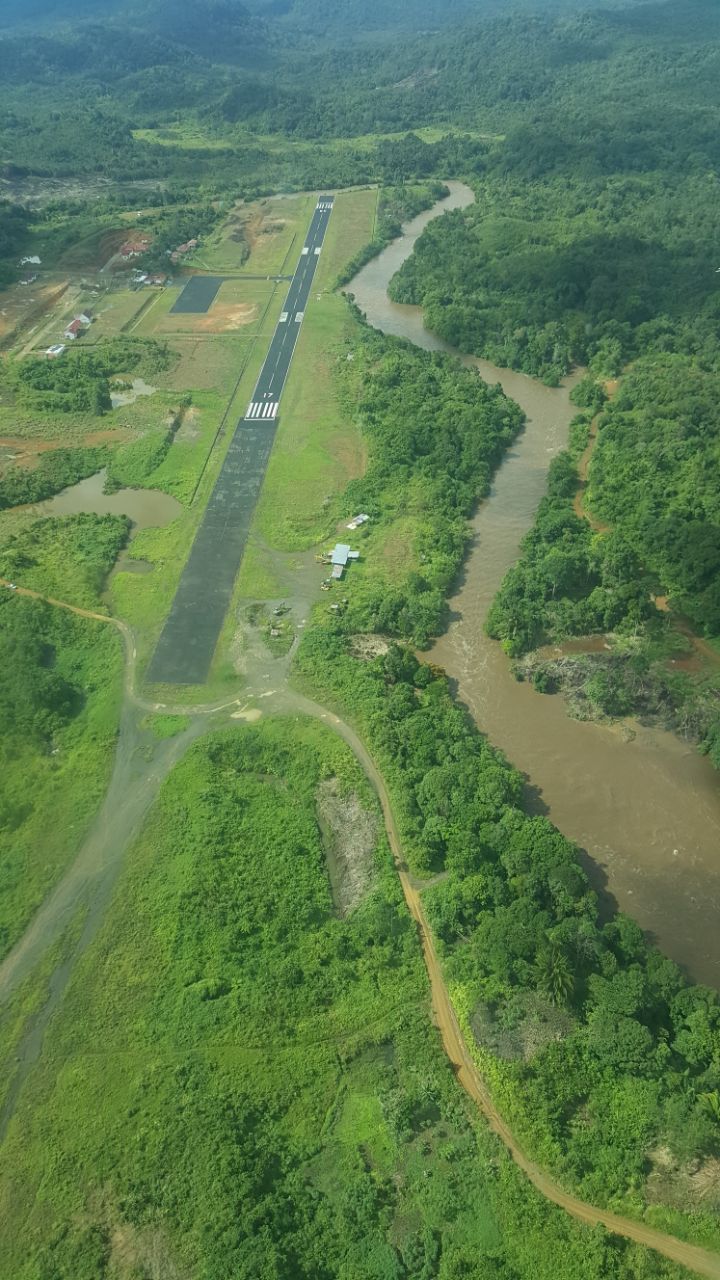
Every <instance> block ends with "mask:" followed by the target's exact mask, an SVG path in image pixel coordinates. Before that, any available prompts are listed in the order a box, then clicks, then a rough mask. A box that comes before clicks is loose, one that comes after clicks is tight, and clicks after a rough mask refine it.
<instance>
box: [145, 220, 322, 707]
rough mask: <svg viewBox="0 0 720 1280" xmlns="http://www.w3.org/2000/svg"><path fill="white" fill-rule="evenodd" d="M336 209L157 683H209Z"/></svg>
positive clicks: (156, 663) (295, 294) (199, 556)
mask: <svg viewBox="0 0 720 1280" xmlns="http://www.w3.org/2000/svg"><path fill="white" fill-rule="evenodd" d="M332 207H333V197H332V196H320V197H319V199H318V203H317V207H316V209H315V212H314V214H313V218H312V222H311V223H310V228H309V230H308V233H307V236H306V239H305V244H304V246H303V250H302V253H301V255H300V261H299V262H298V265H297V269H296V271H295V275H294V276H293V278H292V283H291V285H290V289H289V291H288V295H287V298H286V300H285V304H284V307H283V311H282V314H281V316H280V319H279V320H278V323H277V327H276V329H275V333H274V334H273V338H272V342H271V343H270V347H269V350H268V354H267V356H266V357H265V363H264V365H263V367H262V369H261V371H260V376H259V378H258V380H257V383H256V386H255V391H254V394H253V398H252V400H251V402H250V404H249V405H248V407H247V410H246V413H245V417H244V418H242V419H241V420H240V422H239V423H238V425H237V427H236V428H235V434H234V436H233V439H232V442H231V444H230V448H229V449H228V452H227V455H226V457H225V461H224V462H223V465H222V468H221V470H220V475H219V476H218V478H217V481H216V483H215V488H214V489H213V491H212V494H211V496H210V501H209V502H208V505H207V507H206V510H205V514H204V516H203V519H202V522H201V524H200V528H199V529H198V532H197V534H196V535H195V541H194V542H193V545H192V548H191V551H190V555H189V557H188V561H187V564H186V565H185V568H184V570H183V573H182V577H181V579H180V583H179V586H178V589H177V592H176V594H175V599H174V600H173V603H172V605H171V608H170V613H169V614H168V617H167V621H166V622H165V626H164V628H163V631H162V634H161V636H160V639H159V641H158V644H157V648H156V650H155V652H154V654H153V656H152V659H151V661H150V666H149V667H148V671H147V677H146V678H147V679H148V680H149V681H150V682H151V683H153V684H204V683H205V681H206V680H207V677H208V673H209V671H210V666H211V663H212V660H213V655H214V653H215V649H216V647H217V642H218V639H219V637H220V632H221V630H222V626H223V622H224V621H225V615H226V613H227V610H228V606H229V604H230V599H231V597H232V592H233V586H234V584H235V578H236V577H237V573H238V570H239V568H240V564H241V561H242V558H243V555H244V552H245V546H246V544H247V538H248V533H249V532H250V525H251V523H252V518H253V513H254V511H255V506H256V504H257V500H258V497H259V495H260V490H261V488H262V484H263V480H264V479H265V472H266V470H267V464H268V462H269V460H270V454H271V452H272V447H273V442H274V439H275V431H276V428H277V418H278V409H279V405H280V397H281V395H282V392H283V388H284V386H285V380H286V378H287V374H288V370H289V368H290V364H291V362H292V358H293V354H294V352H295V346H296V344H297V340H298V336H299V334H300V329H301V326H302V321H303V316H304V313H305V307H306V305H307V303H308V301H309V298H310V291H311V289H312V284H313V280H314V278H315V272H316V270H317V264H318V259H319V257H320V250H321V249H322V245H323V241H324V239H325V233H326V231H327V226H328V222H329V221H330V215H331V213H332ZM207 278H208V277H198V276H195V277H193V279H195V280H197V279H200V280H205V279H207ZM190 283H192V281H191V282H190ZM218 287H219V286H218ZM178 301H182V297H181V298H180V299H179V300H178ZM176 307H177V304H176Z"/></svg>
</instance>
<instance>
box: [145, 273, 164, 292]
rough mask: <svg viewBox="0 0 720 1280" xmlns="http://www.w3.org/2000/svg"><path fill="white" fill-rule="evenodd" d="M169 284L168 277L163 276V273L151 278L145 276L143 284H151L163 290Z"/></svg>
mask: <svg viewBox="0 0 720 1280" xmlns="http://www.w3.org/2000/svg"><path fill="white" fill-rule="evenodd" d="M167 282H168V277H167V276H166V275H163V273H162V272H157V273H156V274H155V275H151V276H145V278H144V279H143V284H149V285H151V286H152V287H153V288H155V289H163V288H164V287H165V285H166V284H167Z"/></svg>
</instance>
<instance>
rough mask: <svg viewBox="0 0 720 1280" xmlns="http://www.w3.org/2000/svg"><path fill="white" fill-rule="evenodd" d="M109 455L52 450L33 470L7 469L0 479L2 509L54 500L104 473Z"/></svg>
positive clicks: (92, 450) (105, 452) (85, 451)
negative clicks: (102, 471)
mask: <svg viewBox="0 0 720 1280" xmlns="http://www.w3.org/2000/svg"><path fill="white" fill-rule="evenodd" d="M108 456H109V455H108V451H107V449H53V450H52V452H50V453H45V454H41V455H40V458H39V459H38V463H37V466H35V467H33V468H32V469H29V468H28V467H8V469H7V470H6V471H5V472H4V473H3V475H2V476H0V510H2V509H3V508H4V507H19V506H20V505H21V504H22V503H26V502H42V501H43V499H44V498H51V497H52V496H53V494H55V493H60V491H61V489H67V487H68V486H69V485H71V484H77V482H78V480H84V479H85V478H86V477H87V476H92V475H94V474H95V473H96V472H97V471H100V470H102V468H103V467H104V466H106V464H107V461H108Z"/></svg>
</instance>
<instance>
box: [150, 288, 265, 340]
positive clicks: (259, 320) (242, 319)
mask: <svg viewBox="0 0 720 1280" xmlns="http://www.w3.org/2000/svg"><path fill="white" fill-rule="evenodd" d="M276 295H277V289H276V287H275V286H274V285H273V284H272V282H270V281H265V280H227V281H225V283H224V284H223V285H222V286H221V288H220V290H219V291H218V295H217V297H216V299H215V301H214V302H213V304H212V306H211V307H210V310H209V311H207V312H204V313H202V314H199V315H195V314H190V315H188V314H185V313H183V312H177V313H175V314H171V313H170V310H171V307H172V306H174V304H175V301H176V298H177V297H178V296H179V293H178V292H177V291H176V290H174V289H165V290H164V291H163V293H162V294H161V295H160V297H159V298H158V300H157V302H156V304H155V305H154V306H153V307H152V308H151V309H150V310H149V311H148V312H146V313H145V314H144V315H143V317H142V319H141V320H140V322H139V324H138V326H137V333H138V334H143V335H145V336H150V335H153V336H161V335H162V336H165V335H168V334H215V333H220V334H222V333H238V334H241V335H245V336H249V335H254V334H256V333H258V332H259V331H260V329H261V328H262V326H263V325H264V324H265V323H266V322H267V323H268V324H274V322H275V320H276V319H277V315H279V314H280V308H279V301H280V300H279V299H277V302H276ZM276 313H277V314H276Z"/></svg>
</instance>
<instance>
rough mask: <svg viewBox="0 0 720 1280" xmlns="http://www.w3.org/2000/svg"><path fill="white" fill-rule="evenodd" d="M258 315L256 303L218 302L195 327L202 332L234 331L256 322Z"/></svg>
mask: <svg viewBox="0 0 720 1280" xmlns="http://www.w3.org/2000/svg"><path fill="white" fill-rule="evenodd" d="M258 315H259V311H258V308H257V305H256V304H255V303H249V302H241V303H227V304H226V305H225V306H218V305H217V304H216V305H215V306H214V307H213V308H212V310H211V311H209V312H208V314H207V315H206V316H201V317H200V319H198V321H197V324H196V325H195V328H196V329H198V330H200V332H202V333H233V332H234V331H235V330H236V329H243V328H244V327H245V326H246V325H248V324H254V322H255V321H256V320H257V318H258Z"/></svg>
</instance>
